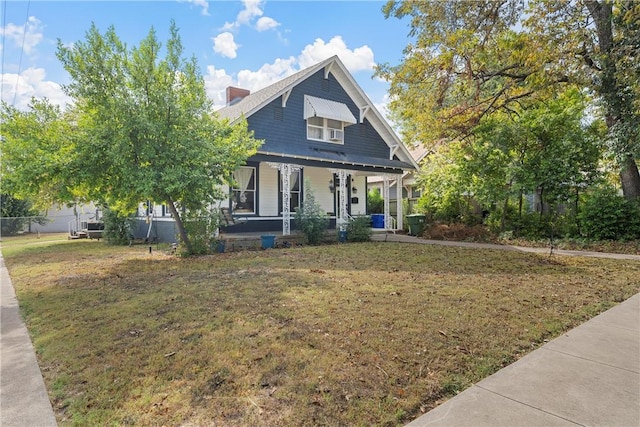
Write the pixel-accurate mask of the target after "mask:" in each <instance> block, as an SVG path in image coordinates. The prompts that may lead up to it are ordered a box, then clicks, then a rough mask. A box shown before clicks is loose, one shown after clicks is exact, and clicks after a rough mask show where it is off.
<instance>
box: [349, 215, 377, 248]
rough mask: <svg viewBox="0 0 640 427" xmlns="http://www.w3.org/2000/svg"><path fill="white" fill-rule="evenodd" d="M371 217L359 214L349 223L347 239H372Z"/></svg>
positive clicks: (351, 240) (362, 240) (356, 240)
mask: <svg viewBox="0 0 640 427" xmlns="http://www.w3.org/2000/svg"><path fill="white" fill-rule="evenodd" d="M371 233H372V231H371V218H370V217H368V216H357V217H354V218H352V219H351V220H349V222H348V223H347V240H348V241H349V242H368V241H369V240H371Z"/></svg>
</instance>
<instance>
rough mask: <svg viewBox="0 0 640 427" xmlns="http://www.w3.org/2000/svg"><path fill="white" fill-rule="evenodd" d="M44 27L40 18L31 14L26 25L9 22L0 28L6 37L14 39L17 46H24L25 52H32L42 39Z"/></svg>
mask: <svg viewBox="0 0 640 427" xmlns="http://www.w3.org/2000/svg"><path fill="white" fill-rule="evenodd" d="M43 28H44V27H43V26H42V23H41V22H40V20H39V19H38V18H36V17H35V16H30V17H29V18H28V19H27V22H26V23H25V24H24V25H16V24H13V23H11V22H10V23H8V24H7V25H6V26H5V27H4V28H0V34H2V35H3V36H4V38H5V39H7V40H11V41H13V43H14V44H15V45H16V46H17V47H21V46H22V48H23V49H24V53H26V54H30V53H31V52H32V51H33V49H34V48H35V47H36V46H37V45H38V44H39V43H40V42H41V41H42V38H43V35H42V30H43ZM3 48H4V46H3Z"/></svg>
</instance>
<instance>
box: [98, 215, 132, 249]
mask: <svg viewBox="0 0 640 427" xmlns="http://www.w3.org/2000/svg"><path fill="white" fill-rule="evenodd" d="M102 221H103V222H104V231H103V233H102V236H103V237H104V240H105V242H107V244H109V245H127V244H129V242H130V240H131V228H132V226H133V221H134V216H133V214H126V213H120V212H117V211H114V210H111V209H108V208H106V209H105V210H104V214H103V215H102Z"/></svg>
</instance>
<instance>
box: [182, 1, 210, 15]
mask: <svg viewBox="0 0 640 427" xmlns="http://www.w3.org/2000/svg"><path fill="white" fill-rule="evenodd" d="M178 1H180V2H186V3H191V4H193V5H195V6H198V7H201V8H202V12H201V13H202V14H203V15H205V16H209V2H208V1H207V0H178Z"/></svg>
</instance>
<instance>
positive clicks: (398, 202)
mask: <svg viewBox="0 0 640 427" xmlns="http://www.w3.org/2000/svg"><path fill="white" fill-rule="evenodd" d="M403 189H404V187H403V186H402V175H398V179H397V180H396V193H398V194H397V196H396V212H397V213H398V214H397V215H398V219H397V220H396V229H398V230H402V228H403V221H402V216H403V213H402V190H403Z"/></svg>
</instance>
